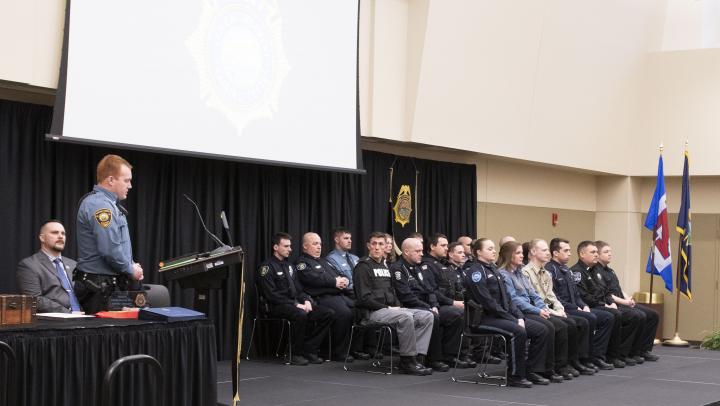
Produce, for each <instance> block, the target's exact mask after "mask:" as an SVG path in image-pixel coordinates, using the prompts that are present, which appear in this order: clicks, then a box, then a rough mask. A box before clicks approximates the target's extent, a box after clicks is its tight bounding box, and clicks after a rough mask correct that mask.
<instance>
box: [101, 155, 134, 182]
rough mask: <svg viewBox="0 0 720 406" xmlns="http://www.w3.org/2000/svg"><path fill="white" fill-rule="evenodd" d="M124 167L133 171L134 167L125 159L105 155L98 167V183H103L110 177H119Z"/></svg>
mask: <svg viewBox="0 0 720 406" xmlns="http://www.w3.org/2000/svg"><path fill="white" fill-rule="evenodd" d="M123 165H125V166H127V167H128V169H132V165H130V163H129V162H128V161H126V160H125V159H124V158H123V157H121V156H118V155H112V154H109V155H105V156H104V157H103V159H101V160H100V162H98V165H97V183H102V181H103V180H105V179H106V178H107V177H108V176H116V175H118V174H119V173H120V168H122V166H123Z"/></svg>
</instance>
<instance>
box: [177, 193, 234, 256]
mask: <svg viewBox="0 0 720 406" xmlns="http://www.w3.org/2000/svg"><path fill="white" fill-rule="evenodd" d="M183 197H184V198H185V199H187V200H188V201H189V202H190V203H191V204H192V205H193V207H195V213H196V214H197V218H198V219H199V220H200V224H202V226H203V229H204V230H205V232H206V233H207V235H208V236H210V238H211V239H212V240H213V241H215V242H216V243H217V244H218V247H217V248H215V249H214V250H212V251H211V252H210V254H211V255H212V254H219V253H223V252H227V251H230V250H232V247H230V246H229V245H226V244H225V243H224V242H222V241H221V240H220V239H219V238H217V236H216V235H215V234H213V233H212V232H210V230H208V228H207V226H206V225H205V221H203V218H202V215H201V214H200V208H198V205H197V203H195V201H194V200H193V199H191V198H190V196H188V195H186V194H185V193H183ZM223 223H225V222H223ZM224 225H225V224H223V226H224Z"/></svg>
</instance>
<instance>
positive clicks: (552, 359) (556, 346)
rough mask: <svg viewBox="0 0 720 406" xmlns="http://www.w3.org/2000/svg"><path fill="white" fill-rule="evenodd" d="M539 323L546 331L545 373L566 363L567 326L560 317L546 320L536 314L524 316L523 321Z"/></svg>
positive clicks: (551, 317)
mask: <svg viewBox="0 0 720 406" xmlns="http://www.w3.org/2000/svg"><path fill="white" fill-rule="evenodd" d="M528 319H530V320H533V321H535V322H538V323H541V324H543V325H544V326H545V328H546V329H547V330H548V337H547V354H546V355H545V372H550V371H553V370H557V369H560V367H564V366H565V365H567V361H568V326H567V325H566V324H565V323H563V322H562V320H560V317H556V316H550V318H548V319H544V318H542V316H540V315H537V314H526V315H525V320H526V321H527V320H528Z"/></svg>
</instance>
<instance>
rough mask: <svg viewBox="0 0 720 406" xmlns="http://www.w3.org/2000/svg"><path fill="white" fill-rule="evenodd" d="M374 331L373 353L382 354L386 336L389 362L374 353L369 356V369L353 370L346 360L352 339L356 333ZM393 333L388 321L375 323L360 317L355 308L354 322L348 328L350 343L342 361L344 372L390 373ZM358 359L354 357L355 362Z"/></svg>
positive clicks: (391, 370)
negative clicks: (375, 341) (374, 343)
mask: <svg viewBox="0 0 720 406" xmlns="http://www.w3.org/2000/svg"><path fill="white" fill-rule="evenodd" d="M372 330H374V331H375V334H376V335H377V344H376V345H375V354H382V353H383V348H384V344H385V340H386V338H387V339H388V340H389V344H390V345H389V347H390V354H389V357H388V359H389V362H384V359H379V358H377V357H376V355H374V356H373V357H372V358H370V361H369V362H370V365H371V368H370V369H358V370H354V369H351V368H350V365H349V364H348V362H347V360H348V358H349V357H350V350H351V348H352V342H353V339H355V335H356V334H362V335H364V334H365V333H366V332H367V331H372ZM393 334H395V328H394V327H393V325H392V324H389V323H375V322H371V321H369V320H367V319H362V318H361V316H360V314H359V312H358V311H357V309H356V310H355V323H353V326H352V328H351V329H350V343H349V345H348V352H347V355H346V356H345V362H344V363H343V369H344V370H345V371H346V372H367V373H371V374H385V375H391V374H392V372H393V368H395V367H394V364H393ZM358 361H360V360H358V359H356V360H355V362H358Z"/></svg>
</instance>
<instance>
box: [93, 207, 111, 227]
mask: <svg viewBox="0 0 720 406" xmlns="http://www.w3.org/2000/svg"><path fill="white" fill-rule="evenodd" d="M95 221H97V222H98V224H100V227H102V228H108V227H109V226H110V222H111V221H112V211H111V210H110V209H100V210H98V211H96V212H95Z"/></svg>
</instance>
